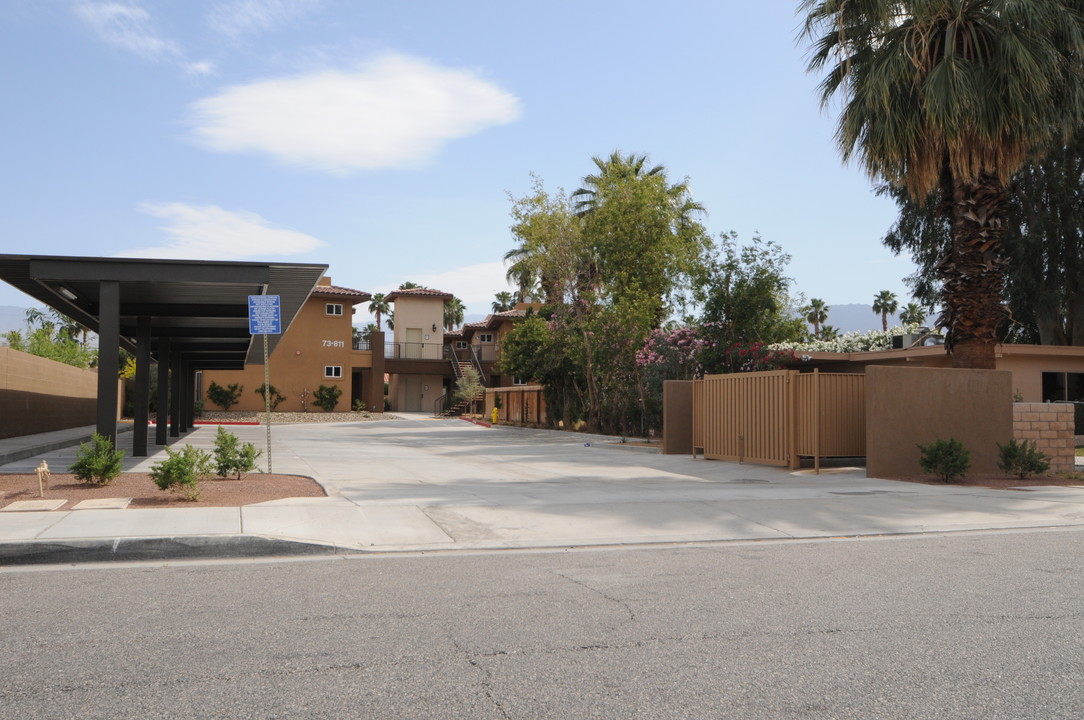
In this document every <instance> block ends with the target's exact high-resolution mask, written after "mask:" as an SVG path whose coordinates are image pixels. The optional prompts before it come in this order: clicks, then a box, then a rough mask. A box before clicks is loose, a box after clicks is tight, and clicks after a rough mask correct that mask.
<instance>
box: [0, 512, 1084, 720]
mask: <svg viewBox="0 0 1084 720" xmlns="http://www.w3.org/2000/svg"><path fill="white" fill-rule="evenodd" d="M0 618H2V620H0V628H2V633H0V718H4V719H7V718H13V719H14V718H19V719H20V720H31V719H34V718H50V719H55V718H143V719H145V718H483V719H484V718H577V719H578V718H771V719H772V720H780V719H787V718H863V719H869V718H983V719H984V720H989V719H991V718H1011V719H1012V720H1021V719H1026V718H1043V719H1044V720H1048V719H1050V718H1079V717H1082V716H1084V645H1082V641H1084V531H1081V530H1048V531H1029V532H1016V533H977V534H966V535H940V536H931V537H902V538H888V539H863V540H836V541H819V542H795V541H788V542H762V543H747V544H737V543H730V544H720V545H710V546H690V547H679V548H664V547H658V548H648V549H611V550H595V551H574V552H571V551H570V552H497V553H487V554H452V555H435V556H434V555H429V556H373V557H365V558H361V559H320V560H313V559H309V560H303V561H292V562H259V563H257V562H216V563H203V564H188V565H173V566H154V565H146V566H124V565H118V564H114V565H110V566H107V567H96V568H78V567H76V568H26V569H19V568H8V569H3V570H0Z"/></svg>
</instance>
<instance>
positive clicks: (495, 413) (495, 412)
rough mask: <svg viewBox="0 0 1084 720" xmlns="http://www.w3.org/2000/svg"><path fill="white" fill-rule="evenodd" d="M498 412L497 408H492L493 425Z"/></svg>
mask: <svg viewBox="0 0 1084 720" xmlns="http://www.w3.org/2000/svg"><path fill="white" fill-rule="evenodd" d="M499 414H500V410H498V409H497V408H493V415H492V417H493V424H494V425H496V424H497V415H499Z"/></svg>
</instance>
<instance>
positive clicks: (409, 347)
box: [384, 342, 448, 360]
mask: <svg viewBox="0 0 1084 720" xmlns="http://www.w3.org/2000/svg"><path fill="white" fill-rule="evenodd" d="M384 357H385V358H388V359H391V360H447V359H448V355H447V352H446V346H445V345H443V344H442V343H426V342H421V343H415V342H397V343H388V344H386V345H385V346H384Z"/></svg>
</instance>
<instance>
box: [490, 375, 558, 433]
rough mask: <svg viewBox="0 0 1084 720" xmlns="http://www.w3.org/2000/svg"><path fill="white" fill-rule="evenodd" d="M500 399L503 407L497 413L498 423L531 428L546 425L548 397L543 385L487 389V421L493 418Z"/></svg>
mask: <svg viewBox="0 0 1084 720" xmlns="http://www.w3.org/2000/svg"><path fill="white" fill-rule="evenodd" d="M498 397H499V398H500V401H501V402H500V405H501V406H500V408H499V409H498V411H497V422H499V423H504V424H506V425H528V426H531V427H542V426H544V425H545V424H546V397H545V395H544V393H543V388H542V386H541V385H515V386H513V387H503V388H486V411H485V417H486V419H487V420H488V419H489V418H491V417H493V408H494V407H496V399H497V398H498Z"/></svg>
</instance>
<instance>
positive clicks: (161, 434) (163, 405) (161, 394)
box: [154, 337, 169, 445]
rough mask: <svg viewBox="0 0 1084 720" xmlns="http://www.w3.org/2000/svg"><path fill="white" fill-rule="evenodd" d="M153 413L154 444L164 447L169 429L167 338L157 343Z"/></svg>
mask: <svg viewBox="0 0 1084 720" xmlns="http://www.w3.org/2000/svg"><path fill="white" fill-rule="evenodd" d="M155 406H156V407H157V410H156V411H155V413H154V422H155V426H154V444H155V445H165V444H166V443H167V442H168V434H169V427H168V426H167V425H166V419H167V418H168V417H169V338H165V337H164V338H162V339H160V340H159V341H158V400H157V402H155Z"/></svg>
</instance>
